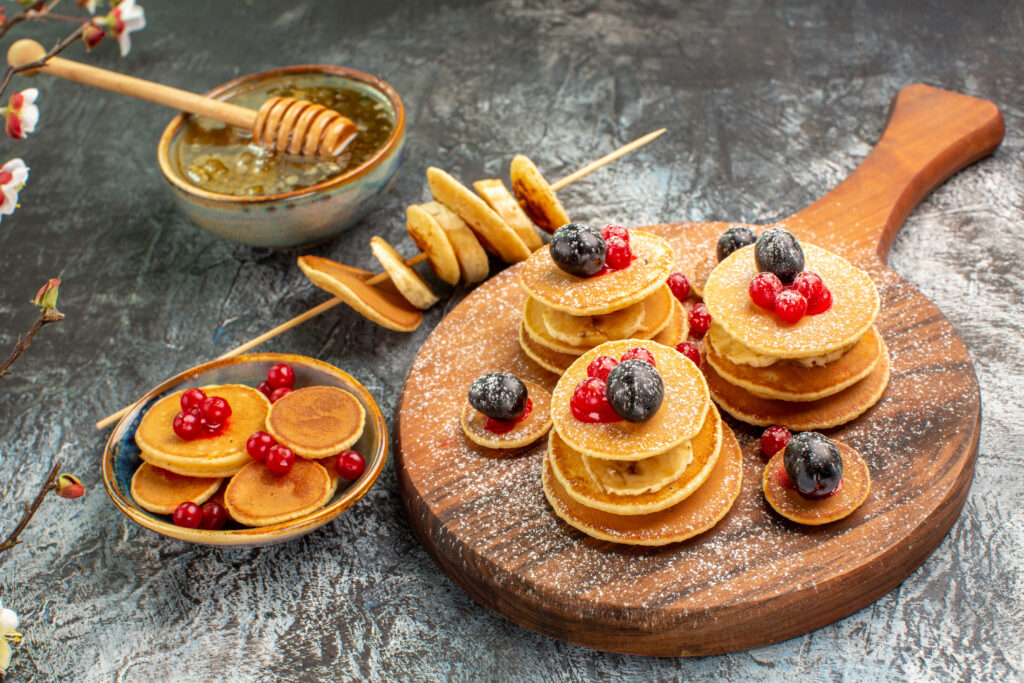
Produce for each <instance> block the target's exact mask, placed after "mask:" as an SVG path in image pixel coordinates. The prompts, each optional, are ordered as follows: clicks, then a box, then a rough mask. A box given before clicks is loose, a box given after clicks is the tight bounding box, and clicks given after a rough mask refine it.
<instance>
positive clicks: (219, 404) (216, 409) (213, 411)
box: [199, 396, 231, 424]
mask: <svg viewBox="0 0 1024 683" xmlns="http://www.w3.org/2000/svg"><path fill="white" fill-rule="evenodd" d="M199 408H200V410H202V411H203V417H204V418H206V421H207V422H212V423H216V424H224V420H226V419H228V418H229V417H231V406H230V405H228V402H227V401H226V400H224V399H223V398H221V397H220V396H211V397H210V398H208V399H206V400H205V401H203V403H202V405H201V406H200V407H199Z"/></svg>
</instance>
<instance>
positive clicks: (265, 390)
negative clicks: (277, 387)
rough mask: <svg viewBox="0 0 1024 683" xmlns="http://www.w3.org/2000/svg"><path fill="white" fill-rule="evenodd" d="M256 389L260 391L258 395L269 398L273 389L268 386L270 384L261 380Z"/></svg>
mask: <svg viewBox="0 0 1024 683" xmlns="http://www.w3.org/2000/svg"><path fill="white" fill-rule="evenodd" d="M256 388H257V389H259V390H260V393H261V394H263V395H264V396H266V397H267V398H270V395H271V394H272V393H274V387H272V386H270V382H268V381H266V380H263V381H262V382H260V383H259V384H257V385H256Z"/></svg>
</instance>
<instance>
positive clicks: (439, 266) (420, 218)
mask: <svg viewBox="0 0 1024 683" xmlns="http://www.w3.org/2000/svg"><path fill="white" fill-rule="evenodd" d="M405 229H406V231H408V233H409V237H410V238H412V241H413V242H414V243H415V244H416V247H417V248H418V249H419V250H420V251H422V252H423V253H424V254H426V255H427V261H429V262H430V267H431V268H433V269H434V274H435V275H437V276H438V277H439V278H441V279H442V280H444V281H445V282H447V283H448V284H450V285H454V284H456V283H457V282H458V281H459V273H460V270H459V259H458V257H457V256H456V255H455V247H453V246H452V243H451V240H449V239H448V235H446V234H445V232H444V228H442V227H441V225H440V224H439V223H438V222H437V220H436V219H435V218H434V217H433V216H432V215H430V214H429V213H428V212H426V211H424V210H423V207H421V206H416V205H415V204H414V205H412V206H410V207H409V208H407V209H406V210H405Z"/></svg>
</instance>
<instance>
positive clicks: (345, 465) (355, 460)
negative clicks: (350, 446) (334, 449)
mask: <svg viewBox="0 0 1024 683" xmlns="http://www.w3.org/2000/svg"><path fill="white" fill-rule="evenodd" d="M335 466H336V467H337V468H338V474H340V475H341V478H342V479H344V480H346V481H355V480H356V479H358V478H359V477H361V476H363V472H365V471H366V460H365V459H364V458H363V456H361V455H360V454H359V453H356V452H355V451H342V452H341V453H338V462H337V464H336V465H335Z"/></svg>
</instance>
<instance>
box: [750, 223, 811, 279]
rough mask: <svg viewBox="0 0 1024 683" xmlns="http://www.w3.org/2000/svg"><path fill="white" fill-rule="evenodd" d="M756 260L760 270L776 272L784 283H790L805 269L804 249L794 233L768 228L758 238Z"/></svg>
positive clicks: (755, 252)
mask: <svg viewBox="0 0 1024 683" xmlns="http://www.w3.org/2000/svg"><path fill="white" fill-rule="evenodd" d="M754 260H755V261H756V262H757V270H758V271H759V272H762V273H764V272H769V273H774V274H775V276H776V277H778V278H779V279H780V280H782V283H783V284H789V283H790V282H792V281H793V278H794V277H796V274H797V273H799V272H800V271H801V270H803V269H804V250H803V249H802V248H801V247H800V243H799V242H798V241H797V239H796V237H794V236H793V233H791V232H789V231H787V230H783V229H782V228H768V229H767V230H765V231H764V232H762V233H761V236H760V237H758V238H757V243H756V245H755V246H754Z"/></svg>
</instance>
